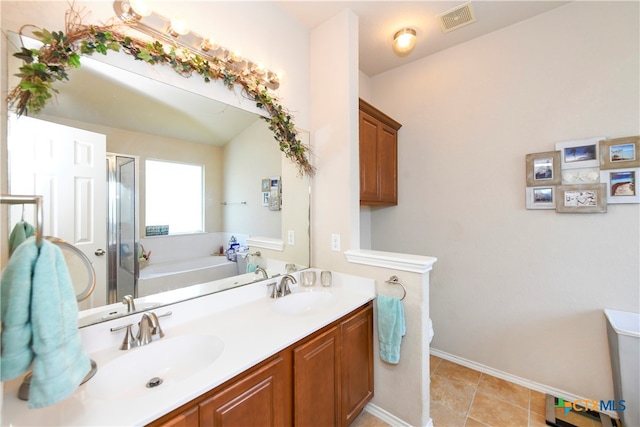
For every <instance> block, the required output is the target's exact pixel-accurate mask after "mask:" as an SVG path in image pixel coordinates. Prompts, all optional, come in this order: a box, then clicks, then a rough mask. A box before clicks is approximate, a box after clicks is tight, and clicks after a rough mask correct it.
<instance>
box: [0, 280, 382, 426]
mask: <svg viewBox="0 0 640 427" xmlns="http://www.w3.org/2000/svg"><path fill="white" fill-rule="evenodd" d="M294 276H296V278H297V274H294ZM318 276H319V273H318ZM277 279H280V278H277ZM319 281H320V280H319V277H318V280H317V282H319ZM268 282H271V280H267V281H264V282H259V283H256V284H251V285H247V286H243V287H240V288H237V289H233V290H228V291H225V292H221V293H218V294H213V295H209V296H205V297H200V298H196V299H193V300H190V301H185V302H182V303H179V304H174V305H172V306H167V307H163V308H158V309H156V310H154V312H155V313H156V314H158V315H160V314H163V313H165V312H167V311H171V312H172V315H171V316H170V317H166V318H161V319H160V323H161V326H162V328H163V330H164V333H165V338H163V340H168V339H170V338H173V337H177V336H181V335H198V334H200V335H213V336H216V337H218V338H219V339H221V340H222V341H223V342H224V349H223V351H222V354H221V355H220V357H219V358H218V359H216V360H215V361H214V362H213V363H211V364H210V365H208V366H207V367H205V368H204V369H203V370H201V371H199V372H197V373H196V374H194V375H191V376H189V377H187V378H184V379H182V380H181V381H179V382H174V383H172V384H170V386H168V387H165V388H163V386H159V387H157V388H153V389H145V391H144V392H142V393H141V394H140V395H139V397H135V398H130V397H128V398H122V399H104V398H96V397H95V396H92V394H91V391H90V389H89V390H88V385H89V384H90V383H91V381H92V380H89V382H88V383H87V384H85V385H82V386H81V387H80V388H78V390H77V391H76V392H75V393H74V394H73V395H72V396H71V397H69V398H67V399H66V400H64V401H63V402H60V403H58V404H56V405H53V406H51V407H48V408H43V409H28V406H27V402H25V401H22V400H19V399H18V397H17V391H18V388H19V386H20V383H21V382H22V377H20V378H18V379H15V380H13V381H9V382H6V383H4V399H3V408H2V425H3V426H45V425H58V426H116V425H127V426H133V425H144V424H147V423H149V422H151V421H153V420H155V419H157V418H159V417H160V416H162V415H164V414H166V413H168V412H170V411H172V410H173V409H176V408H177V407H179V406H181V405H183V404H184V403H187V402H189V401H191V400H192V399H194V398H196V397H198V396H200V395H201V394H203V393H205V392H207V391H209V390H211V389H213V388H214V387H216V386H218V385H220V384H222V383H223V382H225V381H226V380H228V379H230V378H233V377H234V376H236V375H238V374H239V373H241V372H243V371H245V370H247V369H248V368H250V367H252V366H254V365H255V364H257V363H259V362H260V361H262V360H264V359H266V358H268V357H269V356H271V355H273V354H275V353H277V352H278V351H280V350H282V349H284V348H286V347H288V346H289V345H291V344H293V343H295V342H296V341H298V340H300V339H301V338H304V337H305V336H307V335H309V334H311V333H313V332H314V331H316V330H318V329H321V328H322V327H324V326H326V325H328V324H330V323H331V322H333V321H334V320H337V319H339V318H340V317H342V316H344V315H345V314H347V313H349V312H351V311H353V310H354V309H356V308H357V307H359V306H361V305H362V304H364V303H366V302H368V301H370V300H372V299H373V298H374V297H375V286H374V281H373V280H371V279H364V278H360V277H355V276H349V275H344V274H339V273H335V272H334V273H333V285H332V286H331V287H330V288H322V287H321V286H320V284H319V283H316V285H315V286H314V287H313V288H303V287H301V286H299V285H296V286H294V287H292V290H293V292H294V293H296V292H306V291H308V290H309V289H312V290H313V291H319V292H330V293H332V294H333V296H334V298H333V299H332V303H331V304H330V305H328V306H326V307H323V310H322V311H321V312H312V313H309V314H304V315H299V316H294V315H283V314H279V313H277V312H275V311H274V310H273V309H272V305H273V304H274V300H273V299H270V298H268V297H267V289H266V286H265V283H268ZM298 282H300V281H299V280H298ZM284 298H286V297H284ZM140 316H141V314H139V313H138V314H136V315H134V316H131V317H124V318H119V319H115V320H112V321H109V322H104V323H100V324H98V325H93V326H90V327H86V328H82V329H81V335H82V339H83V345H84V348H85V350H86V351H87V352H88V353H89V355H90V356H91V358H92V359H94V360H95V361H96V362H97V363H98V374H96V377H94V378H97V376H98V375H99V374H100V366H105V365H106V364H107V363H108V362H109V361H112V360H114V359H116V358H118V357H119V356H123V355H126V354H127V353H128V352H133V351H136V350H138V349H132V350H127V351H123V350H118V347H119V345H120V343H121V342H122V338H123V333H122V332H120V333H112V332H110V331H109V328H111V327H115V326H120V325H124V324H127V323H137V322H138V321H139V317H140ZM134 334H135V328H134ZM154 344H155V343H154V342H152V343H151V344H148V346H153V345H154ZM142 348H144V347H141V348H140V349H142ZM175 351H180V349H179V348H176V349H175ZM135 368H136V367H135V366H131V369H133V370H135Z"/></svg>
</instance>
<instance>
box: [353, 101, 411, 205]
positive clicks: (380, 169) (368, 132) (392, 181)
mask: <svg viewBox="0 0 640 427" xmlns="http://www.w3.org/2000/svg"><path fill="white" fill-rule="evenodd" d="M359 107H360V204H361V205H372V206H391V205H397V204H398V130H399V129H400V127H401V126H402V125H401V124H400V123H398V122H396V121H395V120H393V119H392V118H391V117H389V116H387V115H386V114H384V113H383V112H382V111H380V110H378V109H377V108H375V107H374V106H372V105H371V104H369V103H367V102H366V101H363V100H362V99H361V100H360V104H359Z"/></svg>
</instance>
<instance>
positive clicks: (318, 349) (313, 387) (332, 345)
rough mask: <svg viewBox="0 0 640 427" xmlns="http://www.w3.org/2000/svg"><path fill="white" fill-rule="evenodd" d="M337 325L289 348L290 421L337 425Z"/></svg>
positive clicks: (309, 425)
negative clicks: (291, 399) (291, 391)
mask: <svg viewBox="0 0 640 427" xmlns="http://www.w3.org/2000/svg"><path fill="white" fill-rule="evenodd" d="M339 370H340V363H339V343H338V328H337V327H334V328H332V329H330V330H328V331H327V332H325V333H323V334H321V335H319V336H317V337H315V338H313V339H312V340H310V341H308V342H306V343H305V344H302V345H300V346H298V347H296V348H294V350H293V422H294V425H295V426H300V427H313V426H318V427H326V426H337V425H338V423H339V417H340V415H339V407H338V405H339V402H340V372H339Z"/></svg>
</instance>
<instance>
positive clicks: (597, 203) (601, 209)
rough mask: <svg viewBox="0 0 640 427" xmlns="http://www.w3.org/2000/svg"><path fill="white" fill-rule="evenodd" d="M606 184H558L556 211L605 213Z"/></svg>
mask: <svg viewBox="0 0 640 427" xmlns="http://www.w3.org/2000/svg"><path fill="white" fill-rule="evenodd" d="M606 211H607V186H606V185H605V184H602V183H600V184H583V185H560V186H558V187H556V212H559V213H605V212H606Z"/></svg>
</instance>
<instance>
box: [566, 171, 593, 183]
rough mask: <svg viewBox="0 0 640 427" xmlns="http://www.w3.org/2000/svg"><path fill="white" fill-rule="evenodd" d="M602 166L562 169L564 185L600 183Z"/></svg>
mask: <svg viewBox="0 0 640 427" xmlns="http://www.w3.org/2000/svg"><path fill="white" fill-rule="evenodd" d="M599 182H600V168H583V169H565V170H563V171H562V184H563V185H579V184H598V183H599Z"/></svg>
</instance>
